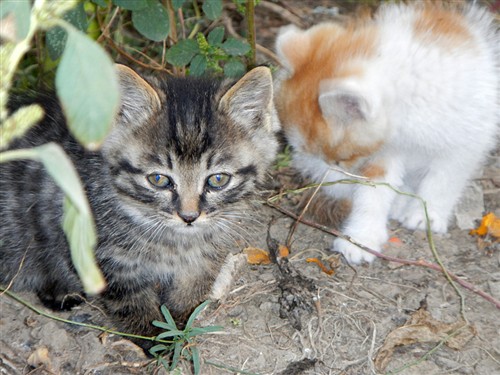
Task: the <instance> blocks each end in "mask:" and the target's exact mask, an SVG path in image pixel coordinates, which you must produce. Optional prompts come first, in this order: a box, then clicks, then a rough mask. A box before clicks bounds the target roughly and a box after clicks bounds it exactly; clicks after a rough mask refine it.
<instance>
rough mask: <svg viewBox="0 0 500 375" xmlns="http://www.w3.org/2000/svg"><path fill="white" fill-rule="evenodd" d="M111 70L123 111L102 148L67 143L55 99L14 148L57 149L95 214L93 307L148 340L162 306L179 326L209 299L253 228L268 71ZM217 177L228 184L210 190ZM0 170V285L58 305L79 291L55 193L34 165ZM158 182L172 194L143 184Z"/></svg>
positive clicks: (271, 131) (271, 128) (269, 132)
mask: <svg viewBox="0 0 500 375" xmlns="http://www.w3.org/2000/svg"><path fill="white" fill-rule="evenodd" d="M118 70H119V74H120V80H121V87H122V106H121V110H120V113H119V114H118V116H117V120H116V124H115V126H114V128H113V130H112V131H111V133H110V134H109V136H108V137H107V139H106V140H105V142H104V144H103V147H102V150H101V151H99V152H89V151H86V150H84V149H83V148H82V147H81V146H80V145H78V144H77V143H76V142H75V140H74V139H73V138H72V136H71V135H70V134H69V133H68V131H67V130H66V126H65V121H64V118H63V116H62V115H61V110H60V108H59V105H58V103H57V101H56V100H55V99H54V98H53V97H45V98H42V99H41V100H40V98H38V99H37V100H36V101H40V102H41V103H42V105H43V107H44V108H45V111H46V117H45V119H44V120H43V121H42V122H41V123H40V124H38V125H37V126H36V127H35V128H33V129H32V130H31V131H30V132H29V133H28V134H27V135H26V136H25V137H24V138H22V139H20V140H19V141H16V142H15V143H14V144H13V145H12V148H24V147H30V146H35V145H39V144H43V143H46V142H49V141H55V142H57V143H59V144H61V145H62V146H63V148H64V149H65V151H66V152H67V153H68V155H69V156H70V157H71V159H72V160H73V162H74V164H75V166H76V167H77V169H78V171H79V173H80V175H81V177H82V180H83V183H84V185H85V189H86V191H87V193H88V198H89V201H90V204H91V207H92V210H93V213H94V216H95V221H96V225H97V229H98V237H99V244H98V247H97V249H96V256H97V259H98V262H99V265H100V267H101V268H102V270H103V273H104V275H105V277H106V280H107V282H108V286H107V289H106V290H105V291H104V293H103V294H102V295H101V296H100V298H99V299H100V301H101V303H102V304H103V305H104V306H105V308H106V311H107V312H108V313H109V314H110V315H111V317H112V318H113V319H114V322H115V324H116V325H117V327H118V328H119V329H122V330H125V331H128V332H132V333H138V334H143V335H144V334H145V335H151V334H155V330H154V328H153V326H152V325H151V321H152V320H154V319H160V311H159V306H160V305H161V304H166V305H167V307H168V308H169V309H170V311H171V312H172V314H173V315H174V316H175V317H176V318H178V319H180V320H182V319H183V318H185V317H186V315H187V314H189V313H190V312H191V311H192V309H193V308H194V307H195V306H196V305H198V304H199V303H200V302H201V301H203V300H204V299H205V298H207V297H208V293H209V292H210V288H211V286H212V283H213V281H214V280H215V278H216V277H217V274H218V271H219V269H220V267H221V264H222V262H223V260H224V258H225V256H226V254H227V252H228V249H230V248H231V247H234V246H237V245H236V241H237V240H240V239H242V237H244V236H245V235H246V232H252V229H251V225H248V224H247V225H243V224H242V223H244V222H245V221H248V220H250V221H251V220H252V219H251V217H249V216H250V215H251V213H250V212H249V209H250V208H251V201H252V197H253V196H255V194H256V193H257V190H258V187H259V185H260V184H261V183H262V182H263V181H264V179H265V177H266V169H267V168H268V167H269V165H270V164H271V163H272V161H273V160H274V156H275V153H276V150H277V141H276V137H275V133H276V131H278V124H277V120H276V118H277V117H276V115H275V111H274V107H273V104H272V96H273V93H272V79H271V75H270V72H269V70H268V69H267V68H256V69H254V70H252V71H250V72H249V73H247V75H245V76H244V77H243V78H242V79H241V80H239V81H238V82H236V83H234V82H229V81H224V80H216V79H194V78H165V77H153V78H147V79H144V78H142V77H140V76H138V75H137V74H136V73H135V72H133V71H132V70H130V69H129V68H126V67H123V66H118ZM221 173H223V174H226V175H229V176H231V177H230V180H229V183H228V184H227V185H226V186H224V187H222V188H220V189H215V188H211V187H210V186H209V185H208V184H207V180H208V179H209V177H210V176H212V175H217V174H221ZM0 174H1V177H2V178H1V179H0V207H1V211H2V215H0V241H1V242H0V244H1V249H0V271H1V272H0V282H1V283H2V284H3V285H4V286H6V285H8V284H9V283H12V285H11V287H12V288H14V289H15V290H22V289H24V290H32V291H35V292H36V293H38V295H39V296H40V298H41V299H42V300H43V301H44V302H46V303H50V304H52V305H58V306H59V307H61V306H62V305H61V303H62V301H63V299H64V297H65V296H66V295H68V294H70V293H82V288H81V285H80V282H79V280H78V278H77V276H76V274H75V271H74V268H73V266H72V264H71V260H70V257H69V251H68V246H67V242H66V239H65V236H64V234H63V232H62V230H61V215H62V202H63V195H62V193H61V191H60V190H59V189H58V188H57V186H56V185H55V184H54V182H53V181H52V180H51V179H50V177H48V175H47V174H46V173H45V171H44V170H43V168H42V166H41V165H40V164H38V163H35V162H31V161H16V162H11V163H7V164H3V165H0ZM156 174H161V175H163V176H168V178H169V179H170V180H171V182H172V184H171V186H168V187H165V188H161V187H158V186H155V185H154V184H152V183H151V182H150V180H148V176H151V175H153V176H156ZM243 228H244V229H243ZM62 307H64V306H62Z"/></svg>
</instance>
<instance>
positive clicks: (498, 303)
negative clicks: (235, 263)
mask: <svg viewBox="0 0 500 375" xmlns="http://www.w3.org/2000/svg"><path fill="white" fill-rule="evenodd" d="M266 204H267V205H268V206H270V207H273V208H275V209H276V210H278V211H280V212H281V213H283V214H285V215H287V216H289V217H291V218H292V219H295V220H298V219H299V217H298V216H297V215H296V214H295V213H293V212H291V211H289V210H287V209H286V208H284V207H281V206H279V205H277V204H274V203H272V202H271V201H270V200H268V201H267V202H266ZM300 222H301V223H303V224H305V225H308V226H310V227H313V228H316V229H319V230H321V231H323V232H325V233H328V234H331V235H332V236H335V237H339V238H342V239H344V240H346V241H349V242H351V243H352V244H354V245H356V246H358V247H359V248H360V249H362V250H364V251H366V252H368V253H370V254H373V255H375V256H376V257H378V258H381V259H384V260H387V261H389V262H395V263H400V264H406V265H410V266H419V267H426V268H430V269H432V270H435V271H441V272H442V271H443V269H442V268H441V266H439V265H438V264H435V263H430V262H427V261H425V260H422V259H419V260H410V259H401V258H396V257H392V256H389V255H385V254H382V253H380V252H378V251H375V250H372V249H370V248H368V247H366V246H364V245H362V244H360V243H357V242H356V241H355V240H354V239H352V238H351V237H350V236H347V235H345V234H342V233H340V232H339V231H337V230H335V229H332V228H328V227H326V226H324V225H321V224H318V223H314V222H312V221H309V220H306V219H304V218H302V219H300ZM448 275H449V276H450V278H451V279H453V280H454V281H456V282H457V283H458V284H460V285H461V286H462V287H464V288H465V289H468V290H470V291H472V292H474V293H476V294H478V295H480V296H481V297H483V298H484V299H485V300H487V301H488V302H491V303H492V304H493V305H495V307H496V308H497V309H499V310H500V301H498V300H497V299H495V298H494V297H492V296H490V295H489V294H487V293H486V292H484V291H482V290H480V289H479V288H477V287H476V286H475V285H473V284H471V283H469V282H467V281H465V280H463V279H461V278H460V277H458V276H457V275H455V274H454V273H451V272H448Z"/></svg>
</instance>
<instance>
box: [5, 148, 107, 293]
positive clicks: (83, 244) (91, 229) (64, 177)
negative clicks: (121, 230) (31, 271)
mask: <svg viewBox="0 0 500 375" xmlns="http://www.w3.org/2000/svg"><path fill="white" fill-rule="evenodd" d="M16 159H31V160H37V161H40V162H42V163H43V165H44V167H45V169H46V170H47V172H48V173H49V175H50V176H51V177H52V178H53V179H54V181H55V182H56V184H57V185H58V186H59V187H60V188H61V190H62V191H63V193H64V194H65V195H66V198H65V201H64V216H63V229H64V232H65V234H66V237H67V239H68V243H69V245H70V249H71V258H72V260H73V264H74V266H75V269H76V271H77V273H78V275H79V276H80V279H81V281H82V285H83V287H84V289H85V292H86V293H89V294H97V293H99V292H100V291H102V290H103V289H104V287H105V286H106V283H105V281H104V277H103V276H102V273H101V271H100V270H99V268H98V267H97V265H96V262H95V257H94V251H93V250H94V247H95V245H96V243H97V235H96V230H95V225H94V221H93V219H92V214H91V211H90V207H89V205H88V202H87V197H86V195H85V193H84V190H83V187H82V184H81V182H80V178H79V177H78V174H77V172H76V170H75V168H74V166H73V163H72V162H71V160H70V159H69V158H68V156H67V155H66V154H65V152H64V151H63V150H62V148H61V147H60V146H58V145H57V144H55V143H48V144H45V145H43V146H38V147H33V148H30V149H18V150H11V151H6V152H3V153H0V163H2V162H7V161H10V160H16Z"/></svg>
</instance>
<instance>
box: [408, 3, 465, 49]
mask: <svg viewBox="0 0 500 375" xmlns="http://www.w3.org/2000/svg"><path fill="white" fill-rule="evenodd" d="M414 29H415V34H416V35H417V36H418V37H420V38H422V39H423V40H424V41H425V42H426V43H442V44H443V45H445V46H448V47H453V46H456V45H461V44H463V43H467V42H469V41H471V40H472V35H471V33H470V31H469V29H468V28H467V23H466V20H465V19H464V16H463V15H461V14H460V13H458V12H453V11H451V9H450V10H447V9H446V8H444V6H443V5H442V4H441V3H436V4H431V3H426V6H425V7H424V8H423V9H422V10H421V12H420V14H419V17H418V18H417V20H416V21H415V25H414ZM450 43H451V44H450Z"/></svg>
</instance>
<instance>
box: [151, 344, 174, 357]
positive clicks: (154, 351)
mask: <svg viewBox="0 0 500 375" xmlns="http://www.w3.org/2000/svg"><path fill="white" fill-rule="evenodd" d="M169 349H170V348H169V347H168V346H166V345H163V344H158V345H155V346H153V347H151V348H150V349H149V352H150V353H151V354H152V355H155V354H157V353H158V352H164V351H166V350H169Z"/></svg>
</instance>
